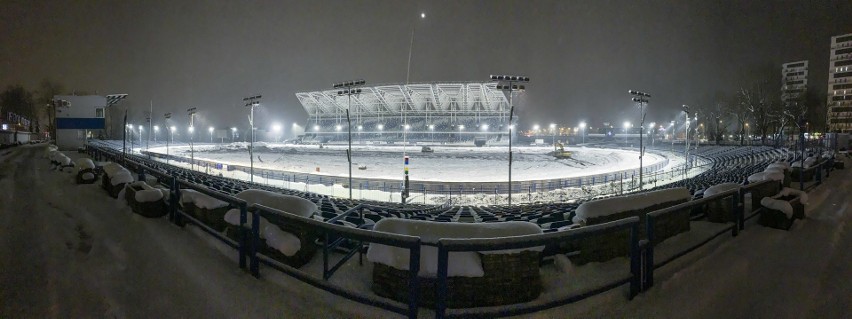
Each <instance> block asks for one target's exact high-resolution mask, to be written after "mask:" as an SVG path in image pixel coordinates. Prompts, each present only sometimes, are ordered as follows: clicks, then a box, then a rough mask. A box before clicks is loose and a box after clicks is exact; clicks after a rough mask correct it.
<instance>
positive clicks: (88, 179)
mask: <svg viewBox="0 0 852 319" xmlns="http://www.w3.org/2000/svg"><path fill="white" fill-rule="evenodd" d="M74 167H75V168H76V169H77V177H76V182H77V184H92V183H94V182H95V181H96V180H97V179H98V174H97V172H95V163H94V162H92V160H91V159H88V158H78V159H77V160H76V161H74Z"/></svg>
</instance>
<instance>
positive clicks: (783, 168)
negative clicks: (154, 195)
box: [763, 161, 793, 187]
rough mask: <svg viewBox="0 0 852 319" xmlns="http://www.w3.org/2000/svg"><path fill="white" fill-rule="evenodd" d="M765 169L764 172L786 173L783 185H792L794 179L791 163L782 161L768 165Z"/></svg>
mask: <svg viewBox="0 0 852 319" xmlns="http://www.w3.org/2000/svg"><path fill="white" fill-rule="evenodd" d="M763 171H764V172H781V174H784V180H783V181H782V182H781V185H783V186H784V187H790V183H791V182H792V181H793V179H792V173H793V170H792V169H791V168H790V164H787V162H783V161H782V162H777V163H772V164H769V166H767V167H766V169H764V170H763Z"/></svg>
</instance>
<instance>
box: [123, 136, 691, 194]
mask: <svg viewBox="0 0 852 319" xmlns="http://www.w3.org/2000/svg"><path fill="white" fill-rule="evenodd" d="M111 142H112V143H113V144H112V145H113V147H114V146H115V145H118V146H120V143H121V142H120V141H111ZM258 144H259V145H260V146H255V147H256V149H257V151H256V153H255V155H256V156H257V157H258V158H260V160H264V162H263V163H261V162H260V161H259V160H258V161H255V165H256V166H255V167H262V168H270V169H276V170H290V171H297V172H302V173H310V174H314V175H317V174H318V173H317V172H316V171H315V169H316V167H320V173H319V174H320V175H323V176H346V174H348V172H347V171H345V170H346V163H345V152H346V147H345V146H341V145H332V146H326V147H324V148H323V149H319V147H318V146H316V145H284V144H267V143H258ZM246 147H247V145H246V143H231V144H196V145H195V146H194V149H195V155H194V156H195V158H197V159H206V160H212V161H217V162H221V163H225V164H239V165H245V166H248V165H249V161H248V154H247V151H246ZM353 147H354V148H355V151H353V154H356V157H357V156H359V154H360V156H365V157H368V158H370V159H371V162H370V163H373V162H375V163H377V164H375V165H374V164H369V165H368V169H367V170H359V169H355V168H353V171H352V173H353V176H354V177H355V178H359V177H366V178H370V179H378V178H388V179H391V180H394V179H398V178H399V177H400V176H401V173H400V172H401V170H400V168H401V165H402V164H401V163H402V162H401V161H398V159H399V156H401V152H402V149H403V147H401V146H376V145H356V146H353ZM146 149H147V150H149V151H152V152H157V153H162V154H166V153H168V154H171V155H180V156H185V157H187V158H189V157H190V147H189V146H188V145H186V144H178V145H177V146H176V145H172V146H171V147H169V148H168V149H167V148H166V147H165V146H164V144H162V143H159V144H156V143H155V144H152V145H151V146H150V148H146ZM407 149H408V150H409V151H412V150H413V151H414V153H411V152H409V153H408V154H410V156H411V157H412V160H411V161H412V164H411V167H412V175H411V176H412V180H417V179H418V178H417V175H418V174H421V175H422V174H423V173H422V171H421V173H415V171H416V170H417V169H416V167H417V165H415V164H414V162H420V161H421V159H422V160H424V161H425V162H426V164H423V163H420V165H422V168H420V169H426V170H431V171H432V172H430V173H429V174H427V177H426V178H422V177H421V179H422V180H430V181H436V180H441V181H446V182H461V181H467V180H471V177H470V176H475V177H474V178H473V179H479V180H482V181H505V179H506V173H507V171H506V170H505V169H503V168H505V166H506V154H505V152H506V149H505V148H504V147H484V148H479V147H460V146H448V147H435V152H436V153H429V154H424V153H421V152H419V148H416V147H408V148H407ZM516 149H517V151H514V150H513V151H514V152H515V154H516V155H515V160H514V163H515V164H514V165H513V166H514V168H513V172H512V176H513V181H514V182H518V181H520V180H535V179H548V178H551V179H556V178H570V177H579V176H591V175H595V174H601V173H604V172H616V171H623V170H631V169H635V168H638V166H639V161H638V153H637V152H635V151H630V150H619V149H601V148H591V147H578V148H568V149H566V150H568V151H572V152H574V157H575V158H576V160H568V159H563V160H556V159H554V158H553V157H552V156H550V155H547V153H548V152H550V151H551V149H550V148H548V147H518V148H516ZM142 150H143V149H140V148H136V149H134V151H135V152H137V153H139V152H140V151H142ZM341 154H342V156H344V157H343V158H341V157H340V156H341ZM436 154H437V155H436ZM421 156H424V158H419V157H421ZM155 159H156V158H155ZM519 159H522V161H521V162H520V163H521V165H520V166H519V164H518V163H519ZM158 160H160V161H164V162H165V160H162V159H158ZM664 161H665V163H666V165H665V166H663V167H662V168H661V169H660V170H659V171H657V172H646V176H645V181H646V182H648V185H651V186H658V185H665V184H668V183H673V182H676V181H679V180H681V179H684V178H690V177H693V176H696V175H698V174H700V173H702V172H703V171H705V170H706V168H707V167H704V166H701V163H703V161H702V160H700V159H699V162H700V163H698V164H697V165H696V167H694V168H692V169H690V170H689V171H687V172H685V174H684V172H683V171H682V169H681V167H682V165H683V163H684V161H683V157H681V155H680V153H674V152H669V151H663V150H655V151H654V152H653V153H652V152H648V153H646V156H645V161H644V163H643V164H644V165H645V167H648V166H650V165H654V164H657V163H661V162H664ZM168 163H169V164H171V165H175V166H180V167H183V168H186V169H190V168H193V167H192V166H191V165H189V164H187V163H180V162H175V161H168ZM288 163H289V164H288ZM305 163H313V164H310V165H307V164H305ZM353 163H354V164H353V166H359V164H358V163H357V162H356V161H353ZM489 165H490V166H489ZM327 167H331V169H333V170H336V171H337V172H338V173H336V174H331V173H329V171H328V170H327V169H326V168H327ZM518 167H520V169H519V168H518ZM194 168H195V169H196V170H200V171H203V172H206V173H209V174H213V175H216V174H222V175H223V176H225V177H230V178H236V179H241V180H246V181H248V180H250V179H251V178H250V175H249V174H248V173H244V172H240V171H227V170H217V169H213V168H207V167H204V168H202V167H194ZM387 172H391V173H387ZM548 174H553V175H551V176H549V177H544V176H548ZM559 174H562V175H559ZM254 180H255V181H256V182H260V183H264V184H267V185H271V186H276V187H282V188H288V189H294V190H300V191H306V192H308V191H309V192H314V193H318V194H324V195H330V196H338V197H348V196H349V188H347V187H345V186H344V185H341V184H334V185H322V184H318V183H313V182H308V183H304V182H292V181H284V180H274V179H269V178H268V177H267V176H261V175H258V174H255V177H254ZM598 182H599V183H598V184H595V185H584V186H583V187H565V188H561V189H556V190H547V189H544V188H536V189H535V190H531V189H530V191H517V190H516V191H515V193H514V194H513V195H512V202H514V203H532V202H557V201H566V200H570V199H587V198H593V197H597V196H603V195H607V194H616V193H624V192H631V191H634V190H638V180H633V179H627V180H623V181H610V182H608V183H601V182H602V179H599V180H598ZM622 182H623V185H622ZM587 183H588V181H587ZM651 186H646V187H651ZM515 187H516V188H518V187H519V186H515ZM448 189H449V188H448ZM519 189H522V190H526V188H525V187H519ZM464 191H465V192H466V193H465V194H459V192H458V189H456V188H454V191H444V192H443V193H437V192H434V191H432V192H425V193H424V192H420V191H418V190H417V189H412V191H411V196H410V197H409V200H410V201H411V202H415V203H423V204H445V203H448V204H452V205H497V204H506V203H508V195H507V194H493V193H489V192H482V191H479V192H477V191H476V189H465V190H464ZM352 196H353V198H355V199H368V200H376V201H387V202H394V203H398V202H400V200H401V198H400V192H399V191H398V190H396V191H382V190H377V189H360V188H359V187H358V186H357V185H356V186H355V187H354V190H353V194H352Z"/></svg>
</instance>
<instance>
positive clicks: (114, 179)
mask: <svg viewBox="0 0 852 319" xmlns="http://www.w3.org/2000/svg"><path fill="white" fill-rule="evenodd" d="M109 182H110V183H112V186H115V185H118V184H121V183H130V182H133V175H130V171H128V170H123V171H118V172H117V173H115V174H113V175H110V176H109Z"/></svg>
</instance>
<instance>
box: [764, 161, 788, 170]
mask: <svg viewBox="0 0 852 319" xmlns="http://www.w3.org/2000/svg"><path fill="white" fill-rule="evenodd" d="M766 168H767V169H769V168H780V169H782V170H788V169H790V164H787V162H778V163H772V164H769V166H767V167H766Z"/></svg>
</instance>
